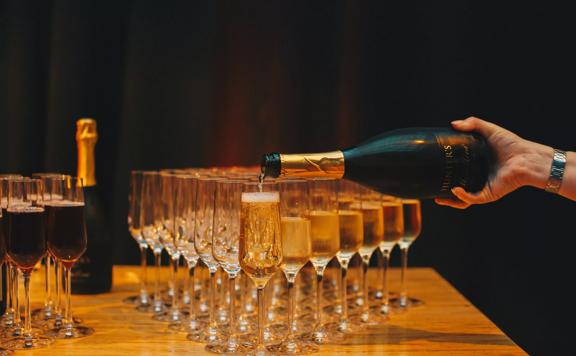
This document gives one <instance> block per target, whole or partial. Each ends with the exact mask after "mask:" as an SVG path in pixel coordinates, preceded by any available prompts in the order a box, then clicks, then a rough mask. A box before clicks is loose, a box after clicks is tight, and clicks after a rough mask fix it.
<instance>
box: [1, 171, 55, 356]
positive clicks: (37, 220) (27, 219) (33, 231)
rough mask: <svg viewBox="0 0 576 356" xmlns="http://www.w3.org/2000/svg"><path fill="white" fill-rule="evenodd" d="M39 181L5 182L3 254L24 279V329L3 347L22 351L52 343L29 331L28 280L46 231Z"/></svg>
mask: <svg viewBox="0 0 576 356" xmlns="http://www.w3.org/2000/svg"><path fill="white" fill-rule="evenodd" d="M43 198H44V197H43V186H42V181H41V180H38V179H29V178H21V179H14V180H10V181H9V182H8V200H7V209H6V213H5V215H6V219H7V221H6V223H7V224H8V228H7V231H8V232H7V236H6V253H7V256H8V258H9V259H10V261H11V262H12V263H13V264H14V265H15V266H16V267H17V268H18V270H19V271H20V273H22V276H23V279H24V325H23V329H22V331H21V333H20V335H18V336H15V337H13V338H10V339H8V340H6V341H5V342H4V343H3V346H4V347H6V348H8V349H11V350H25V349H34V348H39V347H45V346H48V345H49V344H50V343H51V342H52V341H53V340H52V339H51V338H48V337H46V336H43V335H40V334H38V333H33V331H32V324H31V322H32V320H31V315H30V277H31V274H32V270H33V269H34V266H35V265H36V264H37V263H38V262H39V261H40V260H41V259H42V257H44V255H45V254H46V230H45V216H44V203H43Z"/></svg>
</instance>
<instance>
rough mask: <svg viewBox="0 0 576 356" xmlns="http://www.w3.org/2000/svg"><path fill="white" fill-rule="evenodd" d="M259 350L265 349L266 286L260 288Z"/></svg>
mask: <svg viewBox="0 0 576 356" xmlns="http://www.w3.org/2000/svg"><path fill="white" fill-rule="evenodd" d="M257 293H258V349H259V350H260V349H263V348H264V325H265V322H266V321H265V318H266V311H265V310H264V286H262V287H258V289H257Z"/></svg>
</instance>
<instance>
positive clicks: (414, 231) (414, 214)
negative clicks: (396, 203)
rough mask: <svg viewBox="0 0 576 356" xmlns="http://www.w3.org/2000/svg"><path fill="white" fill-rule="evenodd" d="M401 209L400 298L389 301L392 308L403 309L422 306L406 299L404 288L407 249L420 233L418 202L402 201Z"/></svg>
mask: <svg viewBox="0 0 576 356" xmlns="http://www.w3.org/2000/svg"><path fill="white" fill-rule="evenodd" d="M402 208H403V211H404V234H403V235H402V238H401V239H400V240H399V241H398V246H399V247H400V251H401V252H402V269H401V272H400V273H401V275H400V279H401V286H400V297H398V298H394V299H392V300H391V303H392V306H393V307H394V308H401V309H405V308H408V307H414V306H418V305H421V304H422V301H421V300H419V299H416V298H408V292H407V286H406V274H407V273H408V248H410V246H411V245H412V243H413V242H414V240H416V238H417V237H418V236H419V235H420V232H421V231H422V212H421V209H420V200H417V199H403V200H402Z"/></svg>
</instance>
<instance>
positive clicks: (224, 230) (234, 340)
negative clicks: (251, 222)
mask: <svg viewBox="0 0 576 356" xmlns="http://www.w3.org/2000/svg"><path fill="white" fill-rule="evenodd" d="M243 186H244V181H242V180H221V181H218V182H217V183H216V195H215V206H214V228H213V234H212V252H213V255H214V258H215V259H216V260H217V261H218V262H219V263H220V266H221V267H222V269H223V270H224V271H225V272H226V274H227V275H228V284H229V288H228V289H229V292H230V300H229V304H228V308H229V309H228V320H229V323H228V340H226V341H224V342H220V343H212V344H210V345H207V346H206V350H208V351H211V352H215V353H221V354H222V353H226V354H229V353H242V352H246V351H248V350H250V349H251V348H252V345H246V344H245V343H242V342H240V341H239V340H238V336H237V332H236V313H235V307H236V305H235V301H236V292H235V290H236V277H238V275H239V273H240V261H239V259H238V254H239V248H240V204H241V199H242V190H243ZM221 302H223V301H221Z"/></svg>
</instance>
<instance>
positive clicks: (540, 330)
mask: <svg viewBox="0 0 576 356" xmlns="http://www.w3.org/2000/svg"><path fill="white" fill-rule="evenodd" d="M575 36H576V22H574V21H573V11H572V9H571V8H570V7H569V5H560V4H556V3H539V4H531V3H529V2H518V3H514V2H497V3H491V2H489V1H488V2H487V1H479V0H458V1H456V0H448V1H442V2H430V1H411V2H388V1H377V0H370V1H353V0H335V1H334V0H333V1H260V0H258V1H248V2H238V1H231V0H230V1H194V2H191V1H163V2H157V1H129V0H125V1H102V0H100V1H96V0H84V1H72V0H46V1H31V0H0V171H1V172H21V173H24V174H31V173H33V172H38V171H62V172H72V173H73V172H74V171H75V165H76V162H75V159H76V154H75V141H74V130H75V126H74V122H75V120H76V119H77V118H79V117H83V116H88V117H94V118H96V119H97V121H98V125H99V132H100V140H99V142H98V146H97V176H98V183H99V186H100V189H101V191H102V193H103V195H104V197H105V201H106V202H107V208H108V211H109V212H110V213H111V216H112V218H111V220H110V221H109V224H110V228H111V230H112V231H113V237H114V256H115V261H116V262H117V263H136V261H137V249H136V245H135V244H134V243H133V241H132V240H131V239H130V237H129V235H128V233H127V231H126V230H127V228H126V224H125V218H126V205H127V204H126V200H127V199H126V197H127V187H128V175H129V171H130V170H131V169H137V168H138V169H157V168H168V167H174V168H176V167H190V166H201V165H224V164H255V163H257V162H258V160H259V156H260V154H262V153H263V152H267V151H271V150H280V151H314V150H327V149H333V148H336V147H342V146H347V145H350V144H353V143H354V142H357V141H359V140H361V139H364V138H367V137H369V136H371V135H374V134H376V133H379V132H382V131H385V130H389V129H393V128H398V127H407V126H442V125H447V124H448V122H449V121H450V120H452V119H458V118H464V117H467V116H469V115H477V116H480V117H483V118H485V119H488V120H491V121H494V122H496V123H497V124H500V125H502V126H504V127H507V128H509V129H511V130H513V131H515V132H517V133H518V134H520V135H521V136H523V137H526V138H528V139H533V140H537V141H540V142H543V143H546V144H550V145H553V146H555V147H559V148H564V149H572V150H573V149H574V138H573V137H574V134H573V130H574V127H575V124H574V121H575V119H574V117H575V114H576V106H575V105H573V103H574V100H573V97H574V89H573V83H574V82H575V79H576V69H575V68H576V66H575V65H574V63H576V54H575V52H574V51H573V46H574V41H575ZM423 209H424V230H423V233H422V235H421V237H420V238H419V240H418V241H417V243H415V244H414V246H413V248H412V251H411V263H412V264H415V265H428V266H433V267H434V268H436V269H437V270H438V271H439V272H440V273H441V274H442V275H443V276H445V277H446V278H447V279H448V280H449V281H450V282H452V283H453V284H454V285H455V286H456V287H457V288H458V289H459V290H460V291H461V292H462V293H463V294H464V295H465V296H467V297H468V298H469V299H471V301H472V302H473V303H474V304H475V305H477V306H478V307H479V308H480V309H481V310H482V311H483V312H484V313H486V314H487V315H488V316H489V317H490V318H491V319H492V320H493V321H494V322H495V323H496V324H497V325H498V326H499V327H501V328H502V329H503V330H504V331H505V332H506V333H507V334H508V335H510V336H511V337H512V339H513V340H515V341H516V342H517V343H519V344H520V345H521V346H522V347H523V348H525V349H526V350H527V351H529V352H530V353H535V354H538V353H545V354H551V353H557V352H558V353H559V352H562V353H571V350H572V349H571V348H568V347H569V338H570V336H571V331H572V330H573V328H571V327H568V326H567V325H570V324H568V323H569V322H570V321H571V319H572V317H573V315H574V311H575V309H576V308H575V306H574V292H573V291H572V290H573V289H572V288H571V285H570V282H569V281H570V280H571V277H572V276H571V271H572V270H573V269H574V267H573V265H572V264H571V260H572V247H573V246H574V243H573V242H572V236H571V235H572V234H573V230H574V227H573V224H572V221H571V216H572V213H574V212H576V208H575V205H574V203H573V202H570V201H567V200H565V199H562V198H559V197H555V196H552V195H549V194H545V193H543V192H539V191H535V190H532V189H522V190H521V191H519V192H517V193H515V194H513V195H512V196H510V197H507V198H505V199H503V200H502V201H500V202H497V203H495V204H491V205H489V206H479V207H473V208H471V209H469V210H467V211H457V210H452V209H448V208H442V207H438V206H436V205H434V204H433V203H432V202H425V203H424V205H423Z"/></svg>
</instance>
